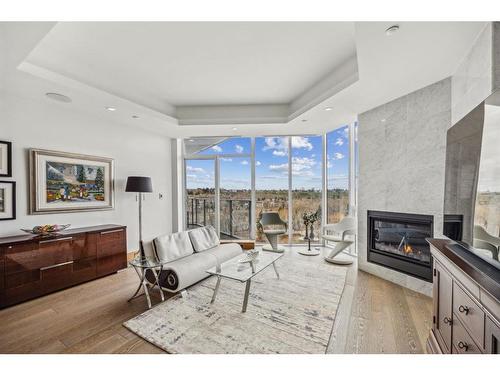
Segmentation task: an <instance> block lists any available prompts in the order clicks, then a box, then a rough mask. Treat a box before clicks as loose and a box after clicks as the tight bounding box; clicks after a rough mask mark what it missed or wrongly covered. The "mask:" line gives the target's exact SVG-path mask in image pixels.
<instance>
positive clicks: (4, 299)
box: [0, 225, 127, 308]
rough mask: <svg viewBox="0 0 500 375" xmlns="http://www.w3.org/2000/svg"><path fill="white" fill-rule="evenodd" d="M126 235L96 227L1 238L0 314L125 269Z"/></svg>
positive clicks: (117, 229) (122, 231) (107, 227)
mask: <svg viewBox="0 0 500 375" xmlns="http://www.w3.org/2000/svg"><path fill="white" fill-rule="evenodd" d="M126 231H127V228H126V227H125V226H121V225H99V226H93V227H86V228H76V229H70V230H66V231H64V232H62V233H60V234H58V235H56V236H53V237H47V238H40V237H37V236H33V235H22V236H13V237H3V238H0V308H3V307H6V306H10V305H13V304H16V303H19V302H23V301H27V300H29V299H32V298H35V297H39V296H41V295H44V294H47V293H51V292H54V291H57V290H60V289H63V288H67V287H69V286H73V285H76V284H80V283H83V282H85V281H89V280H93V279H96V278H98V277H101V276H105V275H109V274H111V273H114V272H116V271H118V270H120V269H123V268H126V267H127V244H126V241H127V232H126Z"/></svg>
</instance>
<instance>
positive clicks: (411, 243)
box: [367, 211, 434, 281]
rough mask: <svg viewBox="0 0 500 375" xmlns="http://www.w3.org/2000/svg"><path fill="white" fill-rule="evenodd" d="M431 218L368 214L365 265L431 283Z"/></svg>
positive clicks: (414, 215)
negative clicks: (390, 269)
mask: <svg viewBox="0 0 500 375" xmlns="http://www.w3.org/2000/svg"><path fill="white" fill-rule="evenodd" d="M433 233H434V229H433V217H432V216H431V215H417V214H406V213H398V212H385V211H368V241H367V242H368V261H369V262H371V263H376V264H380V265H382V266H384V267H388V268H392V269H394V270H396V271H400V272H404V273H406V274H408V275H411V276H415V277H418V278H420V279H423V280H427V281H432V258H431V252H430V247H429V244H428V243H427V241H426V240H425V239H426V238H429V237H432V236H433Z"/></svg>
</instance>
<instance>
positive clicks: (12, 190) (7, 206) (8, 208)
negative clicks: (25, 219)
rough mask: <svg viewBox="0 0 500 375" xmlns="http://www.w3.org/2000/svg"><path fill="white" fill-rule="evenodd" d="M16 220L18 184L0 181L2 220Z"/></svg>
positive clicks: (0, 217) (0, 216)
mask: <svg viewBox="0 0 500 375" xmlns="http://www.w3.org/2000/svg"><path fill="white" fill-rule="evenodd" d="M15 218H16V183H15V182H13V181H0V220H14V219H15Z"/></svg>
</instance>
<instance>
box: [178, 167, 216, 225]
mask: <svg viewBox="0 0 500 375" xmlns="http://www.w3.org/2000/svg"><path fill="white" fill-rule="evenodd" d="M185 181H186V182H185V185H186V202H185V210H186V211H185V212H186V229H194V228H198V227H202V226H205V225H212V226H213V227H214V228H218V218H217V216H218V215H217V212H218V209H217V206H218V202H217V199H216V198H217V197H216V196H217V194H216V184H215V182H216V168H215V159H186V160H185Z"/></svg>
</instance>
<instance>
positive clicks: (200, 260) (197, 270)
mask: <svg viewBox="0 0 500 375" xmlns="http://www.w3.org/2000/svg"><path fill="white" fill-rule="evenodd" d="M144 248H145V251H146V255H148V256H154V257H156V258H157V259H159V260H161V261H165V262H167V263H165V264H164V265H163V269H162V272H161V273H160V275H159V279H160V285H161V287H162V289H164V290H167V291H169V292H177V291H181V290H183V289H185V288H187V287H189V286H191V285H193V284H195V283H197V282H198V281H200V280H203V279H204V278H206V277H208V276H210V275H209V274H208V273H207V272H206V271H207V270H208V269H210V268H212V267H214V266H216V265H217V264H220V263H223V262H225V261H227V260H229V259H231V258H233V257H235V256H237V255H239V254H241V253H242V252H243V249H242V248H241V246H240V245H238V244H236V243H230V244H220V241H219V237H218V236H217V233H216V231H215V229H214V228H213V227H211V226H207V227H202V228H197V229H192V230H189V231H184V232H178V233H173V234H168V235H161V236H158V237H156V238H155V239H153V240H152V241H146V242H144ZM146 277H147V279H148V280H149V281H150V282H153V275H152V274H147V275H146Z"/></svg>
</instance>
